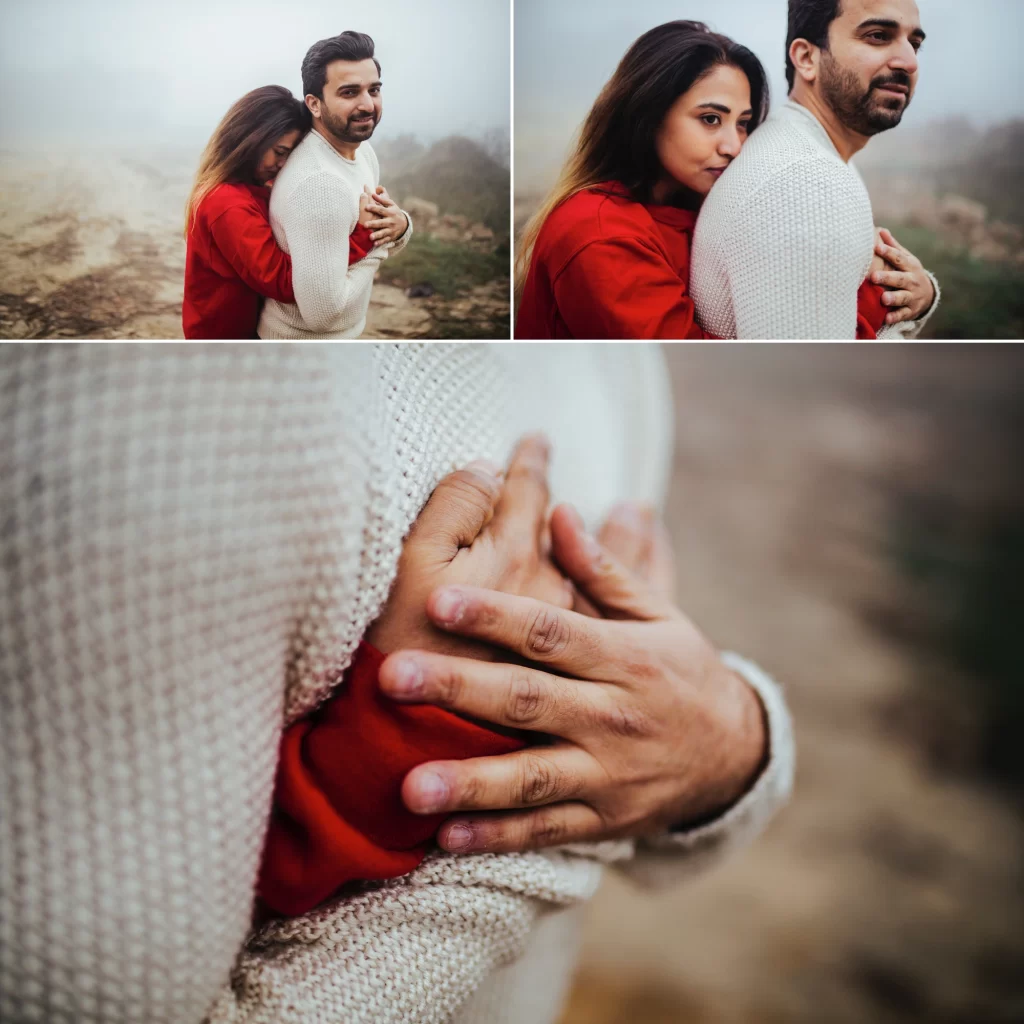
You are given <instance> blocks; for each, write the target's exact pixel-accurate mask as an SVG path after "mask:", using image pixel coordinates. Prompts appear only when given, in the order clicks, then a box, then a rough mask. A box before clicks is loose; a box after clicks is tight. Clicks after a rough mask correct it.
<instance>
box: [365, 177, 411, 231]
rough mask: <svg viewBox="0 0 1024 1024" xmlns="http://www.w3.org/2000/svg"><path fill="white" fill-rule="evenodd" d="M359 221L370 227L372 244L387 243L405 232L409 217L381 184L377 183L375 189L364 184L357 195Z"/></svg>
mask: <svg viewBox="0 0 1024 1024" xmlns="http://www.w3.org/2000/svg"><path fill="white" fill-rule="evenodd" d="M359 223H360V224H362V225H363V227H365V228H369V229H370V237H371V238H372V239H373V244H374V245H388V244H389V243H390V242H397V241H398V239H400V238H401V237H402V235H404V234H405V232H406V231H407V230H408V227H409V218H408V217H407V216H406V215H405V213H404V212H403V211H402V210H400V209H399V207H398V204H397V203H396V202H395V201H394V200H393V199H392V198H391V196H389V195H388V190H387V189H386V188H385V187H384V186H383V185H378V186H377V188H376V189H375V190H371V189H370V186H369V185H364V186H363V191H362V192H361V193H360V195H359Z"/></svg>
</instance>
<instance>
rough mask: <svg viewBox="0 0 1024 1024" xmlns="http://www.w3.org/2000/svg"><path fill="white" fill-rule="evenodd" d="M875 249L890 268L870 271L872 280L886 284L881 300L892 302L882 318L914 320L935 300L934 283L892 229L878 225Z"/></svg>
mask: <svg viewBox="0 0 1024 1024" xmlns="http://www.w3.org/2000/svg"><path fill="white" fill-rule="evenodd" d="M878 236H879V237H878V241H877V242H876V244H875V252H876V253H877V254H878V255H879V256H881V257H882V259H884V260H885V261H886V263H888V264H889V265H890V266H891V267H892V268H893V269H891V270H876V271H873V272H872V274H871V280H872V281H874V283H875V284H880V285H883V286H884V287H885V288H886V291H885V294H884V295H883V296H882V302H883V303H884V304H885V305H886V306H892V307H893V309H892V312H890V313H888V314H887V315H886V318H885V322H886V323H887V324H898V323H902V322H903V321H905V320H917V319H918V318H920V317H921V316H923V315H924V314H925V313H927V312H928V310H929V309H931V308H932V303H933V302H934V301H935V285H934V284H932V279H931V278H930V277H929V276H928V275H927V273H925V269H924V267H923V266H922V265H921V261H920V260H919V259H918V258H917V257H916V256H915V255H914V254H913V253H912V252H910V250H909V249H906V248H904V247H903V246H902V245H900V243H899V242H897V241H896V239H895V238H894V237H893V235H892V232H890V231H889V230H888V229H886V228H881V229H880V230H879V232H878Z"/></svg>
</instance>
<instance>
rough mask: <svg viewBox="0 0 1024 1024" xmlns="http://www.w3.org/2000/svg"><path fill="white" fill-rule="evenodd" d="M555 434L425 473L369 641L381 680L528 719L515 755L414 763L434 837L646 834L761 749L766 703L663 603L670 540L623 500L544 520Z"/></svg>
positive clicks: (736, 775) (689, 807)
mask: <svg viewBox="0 0 1024 1024" xmlns="http://www.w3.org/2000/svg"><path fill="white" fill-rule="evenodd" d="M547 464H548V448H547V444H546V442H545V441H544V440H543V439H542V438H539V437H531V438H527V439H526V440H525V441H523V442H522V443H521V444H520V445H519V447H518V448H517V450H516V452H515V454H514V456H513V459H512V461H511V463H510V465H509V468H508V471H507V473H502V472H501V470H500V469H499V468H498V467H495V466H493V465H491V464H488V463H484V462H478V463H473V464H471V465H470V466H469V467H467V468H466V469H464V470H461V471H458V472H456V473H453V474H451V475H450V476H448V477H446V478H445V479H444V480H443V481H442V482H441V483H440V484H439V485H438V487H437V488H436V490H435V491H434V493H433V495H432V496H431V498H430V501H429V502H428V503H427V505H426V507H425V508H424V510H423V512H422V513H421V514H420V517H419V518H418V520H417V521H416V523H415V524H414V526H413V529H412V532H411V534H410V536H409V538H408V539H407V541H406V543H405V545H404V547H403V551H402V555H401V560H400V565H399V572H398V576H397V579H396V582H395V585H394V587H393V589H392V592H391V595H390V597H389V600H388V603H387V606H386V607H385V610H384V612H383V613H382V615H381V616H380V618H379V619H378V620H377V621H376V622H375V623H374V625H373V626H372V627H371V629H370V630H369V631H368V633H367V637H366V639H367V640H368V642H370V643H371V644H373V645H374V646H376V647H377V648H378V649H379V650H381V651H383V652H385V653H386V654H388V655H389V656H388V657H387V659H386V660H385V662H384V664H383V665H382V667H381V671H380V686H381V689H382V691H383V692H384V693H385V694H386V695H388V696H389V697H391V698H392V699H394V700H396V701H407V702H414V703H430V704H435V705H437V706H439V707H442V708H446V709H448V710H450V711H452V712H455V713H457V714H460V715H463V716H465V717H469V718H473V719H478V720H483V721H484V722H486V723H488V724H490V725H491V726H492V727H493V728H499V729H503V730H514V731H516V732H518V733H520V734H522V733H524V732H525V733H526V734H527V738H528V740H529V743H528V745H527V747H526V748H525V749H523V750H520V751H518V752H515V753H512V754H504V755H500V756H494V757H486V758H475V759H468V760H461V761H460V760H453V761H439V762H432V763H429V764H424V765H420V766H419V767H417V768H414V769H413V770H412V771H411V772H409V773H408V775H407V776H406V778H405V780H404V783H403V786H402V797H403V800H404V801H405V803H406V806H407V807H408V808H409V809H410V810H412V811H413V812H416V813H422V814H427V813H445V812H449V813H452V814H453V815H455V816H454V817H452V818H449V819H448V820H447V821H446V822H445V824H444V825H443V826H442V827H441V829H440V831H439V833H438V842H439V844H440V845H441V846H442V847H443V848H445V849H447V850H450V851H453V852H460V853H465V852H480V851H489V852H508V851H520V850H527V849H531V848H536V847H541V846H551V845H560V844H565V843H571V842H581V841H597V840H603V839H611V838H621V837H627V836H640V835H652V834H657V833H662V832H665V831H666V830H668V829H670V828H678V827H684V826H687V825H692V824H695V823H697V822H700V821H703V820H706V819H709V818H711V817H713V816H714V815H715V814H717V813H720V812H721V811H723V810H725V809H726V808H728V807H729V806H730V805H731V804H733V803H735V802H736V800H738V799H739V798H740V797H741V796H742V795H743V793H744V792H746V790H747V789H749V788H750V786H751V785H752V783H753V782H754V780H755V779H756V778H757V776H758V774H759V772H760V770H761V768H762V766H763V764H764V762H765V759H766V751H767V731H766V725H765V721H764V712H763V709H762V706H761V703H760V700H759V699H758V697H757V696H756V694H755V693H754V691H753V690H752V689H751V687H750V686H749V685H748V684H747V683H746V682H745V681H744V680H742V679H741V678H740V677H739V676H738V675H736V674H735V673H733V672H732V671H731V670H730V669H729V668H727V667H726V666H725V665H724V664H723V663H722V661H721V660H720V658H719V657H718V654H717V652H716V651H715V649H714V647H712V645H711V644H710V643H709V642H708V640H707V639H706V638H705V637H704V636H703V634H701V633H700V631H699V630H698V629H697V628H696V627H695V626H694V624H693V623H692V622H690V620H689V619H688V618H687V617H686V616H685V615H684V614H683V613H682V612H681V611H680V610H679V609H678V608H676V607H675V606H674V604H673V603H672V600H671V596H670V594H671V579H672V575H673V573H672V570H671V562H670V550H669V549H668V546H667V536H666V535H665V534H664V531H663V530H661V529H660V528H659V525H658V524H656V523H655V521H654V517H653V514H651V512H650V510H644V509H641V508H638V507H635V506H624V507H622V508H621V509H620V510H619V514H618V515H613V517H612V518H611V519H610V520H609V522H608V523H606V524H605V526H604V527H603V528H602V530H601V532H600V534H599V535H598V537H597V538H595V537H591V536H590V535H588V534H587V532H586V531H585V529H584V527H583V523H582V522H581V520H580V518H579V516H578V515H577V514H576V512H575V511H574V509H573V508H572V507H571V506H569V505H559V506H558V507H556V508H555V509H554V510H553V512H552V513H551V515H550V517H549V516H548V488H547Z"/></svg>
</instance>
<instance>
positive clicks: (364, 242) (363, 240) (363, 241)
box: [348, 222, 373, 266]
mask: <svg viewBox="0 0 1024 1024" xmlns="http://www.w3.org/2000/svg"><path fill="white" fill-rule="evenodd" d="M372 248H373V239H372V238H371V237H370V229H369V228H368V227H364V226H363V225H362V224H360V223H358V222H356V226H355V229H354V230H353V231H352V234H350V235H349V236H348V264H349V266H352V264H353V263H358V262H359V261H360V260H361V259H363V258H364V257H366V256H368V255H369V254H370V250H371V249H372Z"/></svg>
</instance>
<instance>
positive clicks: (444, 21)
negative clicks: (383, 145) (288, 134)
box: [0, 0, 510, 147]
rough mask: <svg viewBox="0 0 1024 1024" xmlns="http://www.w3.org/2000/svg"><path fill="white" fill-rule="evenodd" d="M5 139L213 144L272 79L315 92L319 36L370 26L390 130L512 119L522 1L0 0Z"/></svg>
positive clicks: (471, 126) (475, 131)
mask: <svg viewBox="0 0 1024 1024" xmlns="http://www.w3.org/2000/svg"><path fill="white" fill-rule="evenodd" d="M0 10H2V14H0V19H2V20H0V69H2V70H0V87H2V95H3V98H4V103H3V105H2V108H0V146H14V147H17V146H20V145H22V144H24V143H26V142H28V143H32V144H36V145H43V146H52V145H56V146H65V145H66V146H88V145H90V144H97V145H106V144H110V143H125V142H129V143H130V142H138V143H144V144H155V143H167V144H171V145H177V144H185V145H191V144H198V145H201V144H202V143H204V142H205V141H206V139H207V138H208V137H209V135H210V133H211V132H212V131H213V129H214V127H215V126H216V124H217V122H218V121H219V120H220V118H221V117H222V115H223V114H224V112H225V111H226V110H227V109H228V107H229V106H230V105H231V104H232V103H233V102H234V101H235V100H236V99H238V97H239V96H241V95H242V94H243V93H245V92H247V91H248V90H250V89H253V88H256V87H257V86H261V85H271V84H276V85H284V86H287V87H288V88H289V89H291V90H292V92H294V93H295V94H296V95H299V94H300V93H301V82H302V80H301V76H300V73H299V66H300V64H301V62H302V58H303V56H304V54H305V52H306V50H307V49H308V47H309V46H310V45H311V44H312V43H314V42H316V41H317V40H318V39H323V38H325V37H327V36H332V35H337V34H338V33H339V32H341V31H344V30H346V29H354V30H357V31H360V32H367V33H369V34H370V35H371V36H373V38H374V41H375V43H376V51H377V58H378V60H379V61H380V63H381V65H382V72H383V73H382V80H383V82H384V114H383V117H382V119H381V126H380V129H379V135H381V136H385V137H389V136H391V137H393V136H395V135H398V134H401V133H405V132H411V133H414V134H416V135H417V136H418V137H419V138H420V139H421V140H424V141H430V140H432V139H436V138H440V137H443V136H446V135H451V134H465V135H469V136H472V137H479V136H482V135H484V134H487V133H494V132H495V131H496V130H498V131H504V132H506V133H507V131H508V128H509V50H510V46H509V2H508V0H486V2H479V0H430V3H428V4H424V3H421V2H417V0H388V3H387V4H375V3H363V4H359V5H353V4H340V3H338V2H337V0H302V2H301V3H298V4H286V3H270V2H266V0H253V2H248V3H240V2H238V0H173V2H171V3H166V4H149V3H140V2H138V0H35V3H33V4H31V5H30V4H29V3H21V2H18V0H0Z"/></svg>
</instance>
